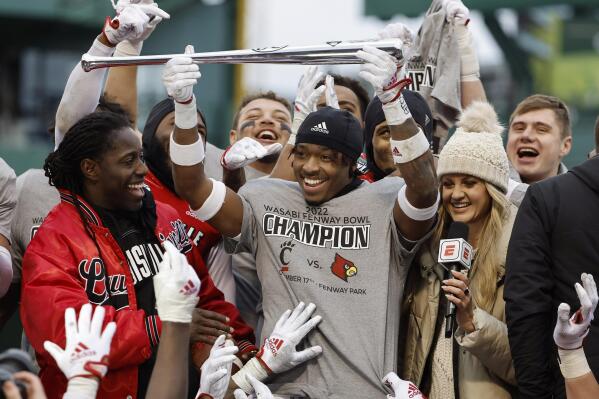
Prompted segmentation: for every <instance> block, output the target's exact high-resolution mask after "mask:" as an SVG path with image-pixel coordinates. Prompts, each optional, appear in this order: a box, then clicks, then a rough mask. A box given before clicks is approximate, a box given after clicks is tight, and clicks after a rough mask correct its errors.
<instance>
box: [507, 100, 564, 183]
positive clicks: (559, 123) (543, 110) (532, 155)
mask: <svg viewBox="0 0 599 399" xmlns="http://www.w3.org/2000/svg"><path fill="white" fill-rule="evenodd" d="M571 148H572V128H571V125H570V114H569V112H568V108H567V107H566V105H565V104H564V103H563V102H562V101H561V100H560V99H559V98H557V97H551V96H546V95H542V94H535V95H533V96H530V97H527V98H525V99H524V100H523V101H522V102H520V104H518V106H517V107H516V109H515V110H514V112H513V113H512V116H511V117H510V126H509V135H508V142H507V148H506V151H507V154H508V158H509V160H510V162H511V164H512V166H513V168H514V169H515V172H517V174H518V175H519V177H520V180H521V181H522V182H524V183H528V184H531V183H534V182H538V181H541V180H544V179H547V178H548V177H552V176H556V175H559V174H562V173H565V172H566V171H567V169H566V167H565V165H564V164H562V163H561V161H562V159H563V158H564V157H565V156H566V155H568V153H569V152H570V149H571ZM514 177H517V176H512V178H514Z"/></svg>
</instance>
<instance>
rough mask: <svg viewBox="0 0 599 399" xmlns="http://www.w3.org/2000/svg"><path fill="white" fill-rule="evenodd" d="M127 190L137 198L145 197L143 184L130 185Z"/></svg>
mask: <svg viewBox="0 0 599 399" xmlns="http://www.w3.org/2000/svg"><path fill="white" fill-rule="evenodd" d="M127 188H128V189H129V191H130V192H131V193H132V194H133V195H135V196H137V197H143V196H144V184H143V183H136V184H128V185H127Z"/></svg>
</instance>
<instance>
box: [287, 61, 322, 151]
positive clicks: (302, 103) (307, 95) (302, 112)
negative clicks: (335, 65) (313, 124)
mask: <svg viewBox="0 0 599 399" xmlns="http://www.w3.org/2000/svg"><path fill="white" fill-rule="evenodd" d="M323 76H324V75H323V73H322V72H320V71H319V70H318V67H317V66H314V65H312V66H309V67H308V68H306V70H305V71H304V74H303V75H302V77H301V79H300V81H299V84H298V87H297V94H296V96H295V103H294V104H295V107H294V110H295V111H294V112H293V123H292V127H291V131H292V132H293V133H294V134H295V133H297V130H298V129H299V127H300V125H301V124H302V122H303V121H304V119H306V117H307V116H308V114H309V113H311V112H314V111H316V104H318V99H319V98H320V96H322V93H323V92H324V91H325V89H326V87H325V86H320V87H318V88H316V84H317V83H318V82H319V81H320V80H321V79H322V77H323ZM292 144H294V143H292Z"/></svg>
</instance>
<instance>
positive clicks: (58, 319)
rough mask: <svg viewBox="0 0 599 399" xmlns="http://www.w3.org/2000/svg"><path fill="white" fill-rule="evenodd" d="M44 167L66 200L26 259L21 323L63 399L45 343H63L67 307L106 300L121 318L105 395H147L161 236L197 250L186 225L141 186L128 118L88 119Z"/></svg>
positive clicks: (48, 381) (48, 385) (45, 377)
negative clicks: (193, 246)
mask: <svg viewBox="0 0 599 399" xmlns="http://www.w3.org/2000/svg"><path fill="white" fill-rule="evenodd" d="M44 171H45V173H46V175H47V176H48V177H49V180H50V184H52V185H54V186H56V187H57V188H58V190H59V192H60V199H61V202H60V203H59V205H57V206H56V207H55V208H54V209H53V210H52V211H51V212H50V213H49V214H48V216H47V218H46V220H45V221H44V223H43V224H42V225H41V226H40V228H39V230H38V232H37V233H36V235H35V236H34V238H33V240H32V241H31V243H30V245H29V247H28V249H27V251H26V253H25V256H24V258H23V275H22V305H21V320H22V322H23V326H24V329H25V332H26V334H27V336H28V337H29V339H30V341H31V344H32V346H33V347H34V349H35V351H36V355H37V359H38V362H39V365H40V368H41V370H40V376H41V379H42V382H43V383H44V386H45V389H46V391H47V394H48V397H49V398H58V397H61V395H62V393H63V392H64V391H65V387H66V380H65V378H64V376H63V375H62V373H61V372H60V370H59V369H58V368H57V366H56V364H55V363H54V361H53V360H52V359H51V358H50V356H49V355H48V353H47V352H46V351H45V350H44V348H43V342H44V340H51V341H53V342H55V343H57V344H58V345H60V346H62V345H64V343H65V330H64V321H63V314H64V311H65V309H66V308H68V307H72V308H75V309H76V310H77V311H78V310H79V309H80V308H81V306H82V305H83V304H86V303H90V302H91V303H92V304H94V305H104V306H105V307H106V318H105V322H109V321H114V322H115V323H116V325H117V331H118V337H117V339H115V340H114V342H113V344H112V348H111V352H110V356H109V363H110V366H109V372H108V374H107V375H106V377H104V379H103V381H102V385H101V387H100V390H99V393H98V398H108V397H110V398H113V397H119V398H125V397H140V398H143V397H144V396H145V393H146V390H147V387H148V382H149V380H150V376H151V372H152V368H153V365H154V362H155V354H156V348H157V345H158V342H159V337H160V331H161V321H160V319H159V317H158V315H157V312H156V305H155V303H156V299H155V293H154V285H153V281H152V276H153V275H155V274H156V272H157V266H158V264H159V263H160V261H161V259H162V252H163V251H162V248H161V243H162V242H163V241H165V240H168V241H170V242H171V243H173V244H174V245H175V247H176V248H177V249H178V250H179V251H181V252H182V253H187V252H189V251H190V250H191V248H192V244H191V241H190V240H189V238H188V236H187V233H186V231H185V227H184V224H183V222H182V221H181V219H180V218H179V216H178V214H177V212H176V211H175V210H174V209H172V208H171V207H170V206H168V205H164V204H162V203H160V202H155V201H154V199H153V197H152V195H151V193H149V192H148V191H147V190H146V189H145V188H144V184H143V181H144V177H145V175H146V173H147V171H148V169H147V167H146V166H145V164H144V163H143V160H142V148H141V143H140V142H139V139H138V137H137V136H136V134H135V133H134V131H133V129H132V128H131V127H130V124H129V121H128V120H127V119H126V118H124V117H123V116H121V115H118V114H114V113H110V112H97V113H93V114H90V115H87V116H85V117H84V118H82V119H81V120H80V121H79V122H77V123H76V124H74V125H73V126H72V127H71V128H70V129H69V131H68V132H67V134H66V135H65V138H64V140H63V141H62V142H61V144H60V146H59V147H58V149H57V150H55V151H54V152H52V153H51V154H50V155H49V156H48V157H47V159H46V162H45V164H44Z"/></svg>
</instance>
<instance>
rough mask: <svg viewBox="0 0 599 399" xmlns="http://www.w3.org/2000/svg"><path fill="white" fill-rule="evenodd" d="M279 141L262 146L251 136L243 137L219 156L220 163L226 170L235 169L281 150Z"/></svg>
mask: <svg viewBox="0 0 599 399" xmlns="http://www.w3.org/2000/svg"><path fill="white" fill-rule="evenodd" d="M282 148H283V146H282V145H281V143H273V144H268V145H266V146H263V145H262V144H260V142H258V141H257V140H254V139H253V138H251V137H244V138H242V139H241V140H237V141H236V142H235V143H233V144H231V145H230V146H229V148H227V149H226V150H225V152H224V153H223V155H222V156H221V158H220V164H221V166H222V167H223V168H225V169H228V170H237V169H240V168H243V167H244V166H246V165H249V164H250V163H252V162H254V161H256V160H257V159H262V158H264V157H265V156H267V155H271V154H276V153H278V152H280V151H281V149H282Z"/></svg>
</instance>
